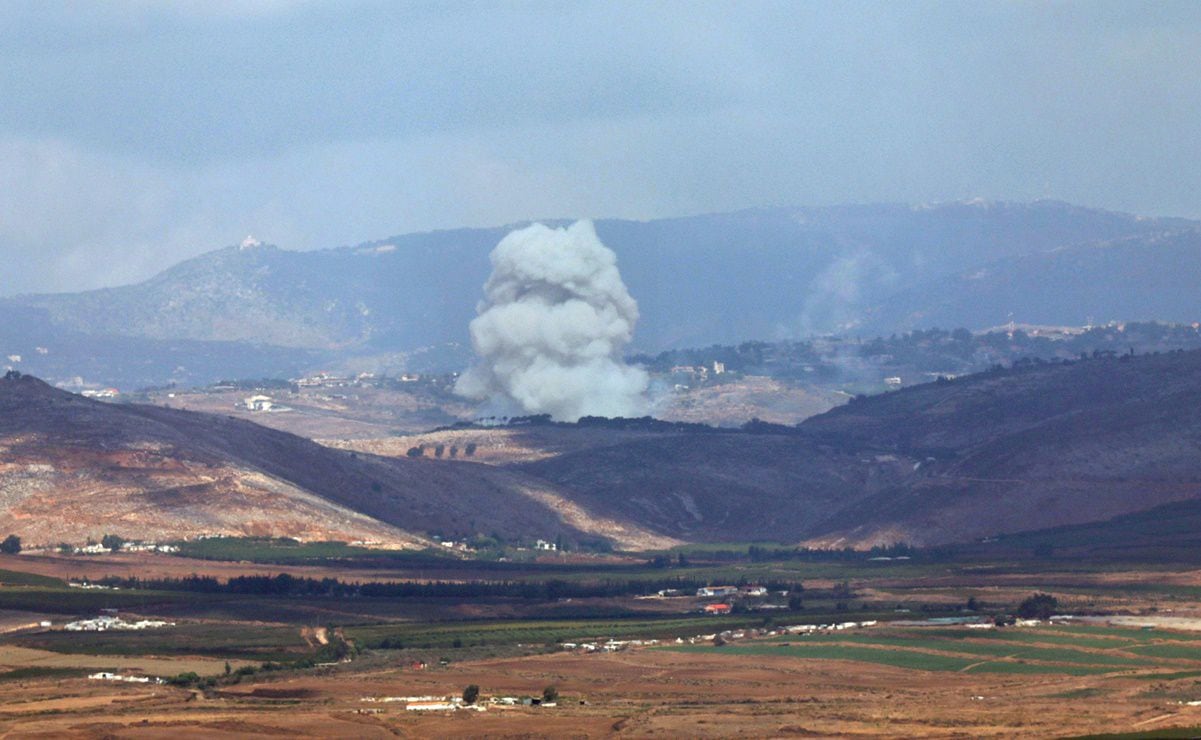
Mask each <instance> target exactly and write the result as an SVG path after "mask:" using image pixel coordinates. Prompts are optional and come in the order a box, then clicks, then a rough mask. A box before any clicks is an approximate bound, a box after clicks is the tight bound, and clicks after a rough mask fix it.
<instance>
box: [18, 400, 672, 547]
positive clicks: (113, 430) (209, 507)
mask: <svg viewBox="0 0 1201 740" xmlns="http://www.w3.org/2000/svg"><path fill="white" fill-rule="evenodd" d="M0 531H2V532H6V533H7V532H13V533H16V534H18V535H20V536H21V537H22V538H24V539H25V540H26V541H27V542H30V543H48V544H52V543H55V542H59V541H64V540H65V541H69V542H80V541H82V540H84V539H86V538H89V537H91V538H99V537H100V536H102V535H103V534H105V533H109V532H111V533H115V534H120V535H122V536H124V537H127V538H128V537H139V538H156V539H161V538H175V537H192V536H196V535H199V534H232V535H277V536H282V535H286V536H292V537H301V538H305V539H339V540H351V541H353V540H370V541H377V542H380V543H382V544H387V545H393V546H414V545H420V544H422V543H424V542H426V540H425V535H426V534H428V533H442V534H446V535H451V536H456V537H458V536H465V535H468V534H473V533H476V532H484V533H490V532H497V533H500V534H503V535H505V536H512V537H517V536H542V537H549V538H554V537H556V536H558V535H561V534H567V535H569V536H581V537H583V536H590V537H595V536H602V537H606V538H609V539H612V540H613V541H614V542H616V543H618V544H619V545H623V546H627V547H635V546H659V545H664V544H671V540H670V539H669V538H664V537H659V536H656V535H654V534H653V533H651V532H649V531H647V530H645V529H643V528H640V527H638V526H637V525H632V524H627V523H624V522H620V521H615V520H611V519H608V518H606V517H604V516H603V515H598V514H595V513H593V512H590V511H587V510H584V509H582V508H581V507H579V506H578V505H575V504H573V503H572V502H571V501H569V500H567V499H566V498H565V497H564V496H563V495H562V493H561V492H560V491H558V490H557V489H556V488H555V487H554V486H553V485H551V484H549V483H546V482H544V481H540V480H535V479H531V478H529V477H528V476H523V475H522V474H521V473H519V472H516V471H502V470H496V469H494V468H489V467H487V466H483V465H475V464H464V465H459V466H455V467H454V468H449V467H446V466H440V465H437V464H435V463H434V462H433V461H422V460H407V459H399V460H398V459H389V458H382V457H377V456H373V455H365V454H360V453H354V452H344V451H339V450H333V449H330V448H327V447H323V446H321V445H318V444H316V443H314V442H312V441H309V440H306V439H302V438H300V437H296V436H294V435H291V434H287V433H285V432H280V431H276V430H271V429H266V428H264V427H260V426H257V425H255V424H252V423H250V422H247V421H242V420H239V419H233V418H229V417H223V416H214V415H209V414H198V413H194V412H188V411H180V410H175V409H164V408H158V407H152V406H138V405H132V404H130V405H113V404H104V403H99V402H95V401H91V400H88V399H85V398H82V397H80V396H75V395H72V394H69V393H65V392H62V391H59V390H56V389H54V388H51V387H50V386H48V385H46V384H45V383H42V382H41V381H39V380H37V379H34V378H31V377H28V376H23V377H19V378H8V379H4V380H0Z"/></svg>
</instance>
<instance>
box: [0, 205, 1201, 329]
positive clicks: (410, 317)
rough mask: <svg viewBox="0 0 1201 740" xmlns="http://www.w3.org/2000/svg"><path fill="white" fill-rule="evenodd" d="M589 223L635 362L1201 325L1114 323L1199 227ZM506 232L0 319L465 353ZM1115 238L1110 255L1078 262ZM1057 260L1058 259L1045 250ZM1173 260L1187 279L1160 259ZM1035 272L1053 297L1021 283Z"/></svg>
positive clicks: (1185, 310)
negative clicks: (891, 336) (1003, 326)
mask: <svg viewBox="0 0 1201 740" xmlns="http://www.w3.org/2000/svg"><path fill="white" fill-rule="evenodd" d="M596 225H597V231H598V234H599V235H600V237H601V239H602V240H603V241H604V242H605V243H606V244H608V245H609V246H610V247H611V248H612V249H613V250H614V251H615V252H617V254H618V258H619V266H620V268H621V271H622V275H623V277H624V279H625V281H626V282H627V284H628V285H629V287H630V291H631V293H632V294H633V295H634V297H635V298H636V299H637V300H638V302H639V306H640V309H641V315H642V318H641V321H640V323H639V325H638V328H637V330H636V335H635V343H634V349H640V350H646V351H656V350H659V349H663V348H669V347H682V346H704V345H707V344H711V343H715V342H727V343H728V342H738V341H742V340H745V339H748V338H779V337H784V336H801V335H804V334H808V333H813V332H831V331H863V330H865V329H870V330H871V331H879V332H885V333H888V332H890V331H895V330H899V329H904V328H910V327H913V326H930V325H931V324H930V322H938V323H942V325H943V326H946V327H950V326H952V325H954V326H960V325H964V326H968V327H969V328H982V327H984V326H995V325H997V324H998V323H1002V322H1003V321H1004V320H1005V318H1006V317H1007V316H1008V315H1009V314H1010V313H1013V314H1014V316H1015V317H1016V318H1017V320H1020V321H1027V320H1029V321H1033V320H1034V318H1035V317H1034V316H1031V317H1027V316H1026V315H1025V313H1024V311H1025V308H1024V307H1025V306H1038V307H1039V309H1038V311H1033V310H1032V311H1031V312H1032V313H1036V314H1037V320H1038V321H1040V322H1043V323H1060V324H1079V323H1083V322H1084V320H1085V319H1086V317H1087V315H1090V312H1092V314H1093V315H1097V316H1098V319H1099V320H1100V319H1102V318H1105V319H1108V318H1121V319H1125V318H1165V319H1166V318H1171V319H1175V320H1192V319H1197V318H1201V297H1194V296H1193V295H1192V294H1191V293H1190V294H1188V295H1166V294H1161V295H1159V296H1158V300H1157V302H1154V303H1153V304H1148V305H1154V306H1155V307H1156V310H1157V311H1162V312H1163V313H1164V315H1161V316H1147V317H1143V316H1138V317H1131V316H1127V315H1123V314H1122V311H1124V310H1127V307H1128V306H1129V305H1131V304H1132V303H1133V304H1135V305H1138V301H1139V299H1140V298H1141V297H1149V296H1143V294H1142V293H1140V291H1139V286H1138V285H1137V284H1134V285H1132V284H1131V283H1130V282H1129V281H1128V280H1126V279H1125V278H1124V274H1129V270H1132V269H1134V268H1135V267H1136V266H1139V265H1141V266H1142V269H1143V271H1144V272H1145V273H1146V274H1148V275H1153V276H1158V277H1159V278H1163V279H1164V280H1168V281H1171V280H1186V279H1190V278H1192V279H1196V278H1201V274H1199V273H1198V272H1197V269H1198V268H1197V263H1198V262H1201V258H1198V257H1197V255H1198V254H1201V236H1198V234H1197V232H1196V231H1195V229H1196V228H1197V227H1198V225H1199V224H1198V222H1194V221H1187V220H1183V219H1159V218H1144V217H1138V216H1132V215H1127V214H1119V213H1112V212H1107V211H1099V210H1093V209H1087V208H1081V207H1077V206H1071V205H1067V204H1064V203H1058V202H1053V201H1039V202H1035V203H1029V204H1020V203H986V202H966V203H951V204H941V205H933V206H917V207H912V206H904V205H862V206H836V207H828V208H764V209H753V210H746V211H739V212H735V213H727V214H715V215H705V216H692V217H684V218H673V219H661V220H653V221H645V222H639V221H623V220H611V219H608V220H600V221H598V222H597V224H596ZM508 230H509V228H508V227H504V228H490V229H459V230H452V231H439V232H431V233H425V234H408V235H403V236H396V237H390V238H388V239H383V240H380V241H377V242H371V243H367V244H361V245H358V246H355V247H341V248H336V249H326V250H318V251H312V252H291V251H286V250H283V249H278V248H275V247H271V246H266V245H261V246H253V247H250V248H239V247H230V248H227V249H221V250H218V251H215V252H210V253H208V254H204V255H201V256H199V257H196V258H194V259H191V260H188V261H186V262H182V263H180V264H178V265H176V266H174V267H172V268H170V269H168V270H165V271H164V272H162V273H160V274H159V275H157V276H155V277H154V278H151V279H150V280H147V281H145V282H143V283H139V284H136V285H129V286H123V287H119V288H109V289H104V290H96V291H88V292H84V293H73V294H51V295H29V296H18V297H14V298H9V299H6V300H4V301H2V302H0V307H3V305H4V304H7V305H8V306H22V307H25V308H32V309H37V310H41V311H44V312H45V315H46V317H47V319H48V321H49V322H51V323H52V324H53V325H54V326H56V327H59V328H62V329H67V330H71V331H77V332H83V333H87V334H94V335H119V336H129V337H140V338H149V339H156V340H181V339H187V340H196V341H216V340H223V341H226V340H232V341H245V342H254V343H257V344H260V345H268V346H278V347H288V348H294V349H308V350H325V351H330V350H332V351H338V352H370V351H395V350H412V349H415V348H419V347H426V346H432V345H439V344H444V343H448V342H459V343H465V342H466V336H467V335H466V329H467V324H468V322H469V321H470V320H471V319H472V318H473V317H474V312H475V305H476V303H477V301H478V299H479V297H480V295H481V287H482V285H483V282H484V280H485V279H486V278H487V275H488V272H489V265H488V260H487V255H488V252H489V251H490V250H491V249H492V247H493V246H495V244H496V243H497V241H499V239H500V238H501V237H502V236H503V235H504V234H505V233H506V232H507V231H508ZM1168 232H1177V233H1178V234H1177V236H1176V237H1173V239H1175V240H1176V241H1175V242H1173V243H1174V244H1176V246H1175V247H1173V249H1172V250H1171V251H1170V252H1169V251H1162V252H1160V251H1157V249H1156V248H1155V245H1156V244H1160V243H1161V240H1163V239H1164V238H1165V237H1164V236H1162V235H1163V234H1165V233H1168ZM1116 240H1121V243H1122V244H1124V245H1125V246H1124V247H1120V248H1110V249H1104V250H1102V249H1095V248H1094V247H1093V246H1084V245H1094V244H1102V243H1115V241H1116ZM1063 247H1071V249H1068V250H1066V251H1065V252H1063V253H1060V252H1052V251H1051V250H1056V249H1059V248H1063ZM1185 253H1187V254H1188V255H1189V259H1188V260H1187V261H1186V262H1185V263H1184V264H1185V268H1184V269H1180V268H1179V267H1178V265H1179V264H1180V263H1179V262H1171V261H1170V260H1172V259H1177V257H1178V256H1179V255H1180V254H1185ZM1066 254H1070V255H1072V256H1071V259H1072V260H1076V264H1077V267H1078V268H1079V269H1083V270H1084V271H1085V272H1086V273H1088V274H1090V275H1092V276H1093V277H1092V278H1091V279H1092V280H1093V281H1094V283H1092V284H1090V288H1089V289H1090V290H1091V293H1090V295H1095V297H1096V299H1097V300H1095V301H1094V302H1092V303H1090V304H1089V305H1088V307H1087V308H1082V307H1079V306H1076V305H1075V304H1073V303H1071V302H1070V301H1069V300H1068V298H1067V297H1070V296H1072V295H1076V294H1078V293H1080V292H1081V290H1082V289H1078V286H1075V285H1074V284H1073V283H1072V272H1071V270H1070V269H1069V268H1070V265H1069V264H1068V263H1067V262H1065V260H1067V259H1068V258H1067V257H1066V256H1064V255H1066ZM1055 255H1060V256H1055ZM1094 263H1098V264H1099V265H1101V266H1097V267H1093V266H1092V265H1093V264H1094ZM979 270H986V271H989V272H988V274H990V275H996V276H997V278H996V281H995V286H994V287H993V288H992V289H991V290H983V291H982V290H981V289H980V285H981V283H979V282H978V281H977V282H972V281H971V280H970V279H969V278H968V277H964V275H965V274H966V273H968V272H969V271H979ZM1039 270H1051V272H1052V273H1053V274H1054V276H1055V280H1047V281H1042V282H1040V281H1039V280H1037V279H1035V278H1034V277H1033V276H1032V275H1031V273H1032V272H1036V271H1039ZM1124 271H1125V272H1124ZM957 276H958V277H957ZM1115 281H1120V282H1115ZM931 286H932V287H931ZM1006 286H1009V287H1010V288H1012V289H1009V290H1008V291H1007V290H1006ZM1014 286H1016V287H1014ZM927 294H929V298H928V300H927V299H926V296H927ZM1055 296H1064V298H1063V299H1062V300H1056V299H1055ZM0 349H5V348H3V347H0ZM6 351H12V350H6Z"/></svg>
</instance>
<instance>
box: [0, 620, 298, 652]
mask: <svg viewBox="0 0 1201 740" xmlns="http://www.w3.org/2000/svg"><path fill="white" fill-rule="evenodd" d="M5 642H6V644H9V645H15V646H19V647H27V648H36V649H41V650H51V651H53V652H56V653H71V654H83V655H114V656H128V655H159V656H176V655H180V656H182V655H195V656H205V657H213V658H231V659H242V660H252V661H283V660H290V659H295V658H297V657H299V656H301V655H303V654H305V653H307V652H311V650H310V647H309V646H308V644H307V643H306V642H305V641H304V640H303V638H301V636H300V632H299V630H298V629H297V628H294V627H268V626H254V625H247V624H181V625H177V626H175V627H163V628H159V629H152V630H139V631H130V632H117V631H108V632H62V631H53V632H39V633H35V634H30V635H19V636H14V637H11V638H9V639H8V640H6V641H5Z"/></svg>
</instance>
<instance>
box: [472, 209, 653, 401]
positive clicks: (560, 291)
mask: <svg viewBox="0 0 1201 740" xmlns="http://www.w3.org/2000/svg"><path fill="white" fill-rule="evenodd" d="M491 260H492V275H491V276H490V277H489V278H488V282H487V283H485V284H484V300H483V301H481V302H480V305H479V307H478V309H477V311H478V313H479V316H477V317H476V318H475V319H474V320H473V321H472V322H471V343H472V346H474V348H475V352H476V354H477V355H478V356H479V361H478V362H477V363H476V364H475V366H473V367H472V368H471V369H470V370H468V371H467V372H466V373H464V374H463V375H462V376H461V377H460V378H459V381H458V383H457V384H456V385H455V391H456V392H458V393H459V394H461V395H463V396H466V397H468V398H473V399H476V400H481V401H482V400H488V401H490V402H491V405H492V407H493V410H494V411H495V412H497V413H502V414H512V413H527V414H550V415H551V417H552V418H554V419H556V420H558V421H576V420H578V419H579V418H580V417H581V416H609V417H614V416H640V415H642V414H643V413H645V411H646V407H647V401H646V390H647V383H648V378H647V374H646V372H644V371H643V370H641V369H639V368H636V367H631V366H629V365H626V364H625V363H624V362H623V361H622V357H621V350H622V348H623V347H624V346H625V345H626V344H628V343H629V341H630V339H631V338H632V336H633V334H634V324H635V323H636V322H637V321H638V304H637V303H636V302H635V301H634V299H633V298H631V297H630V293H629V291H628V290H626V286H625V284H624V283H623V282H622V281H621V273H619V272H618V270H617V255H615V254H613V251H612V250H610V249H609V248H608V247H606V246H605V245H604V244H602V243H601V241H600V239H598V238H597V236H596V230H595V229H594V228H593V227H592V222H591V221H578V222H576V223H574V224H572V225H571V226H570V227H568V228H566V229H551V228H547V227H546V226H543V225H542V224H534V225H532V226H529V227H527V228H524V229H519V230H517V231H514V232H512V233H510V234H509V235H508V236H506V237H505V238H504V239H502V240H501V241H500V243H499V244H497V245H496V248H495V249H493V250H492V254H491Z"/></svg>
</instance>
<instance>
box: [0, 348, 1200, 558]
mask: <svg viewBox="0 0 1201 740" xmlns="http://www.w3.org/2000/svg"><path fill="white" fill-rule="evenodd" d="M585 422H586V423H585ZM469 444H474V445H476V446H477V447H478V448H479V449H478V451H476V453H475V454H473V455H472V457H471V458H470V459H464V456H463V455H459V456H457V457H451V456H450V455H442V456H437V457H435V456H434V455H433V454H432V453H433V449H432V448H433V447H435V446H437V445H442V446H444V447H445V448H446V449H449V447H450V446H456V447H458V448H459V449H460V450H465V449H466V448H467V446H468V445H469ZM340 445H341V446H342V447H345V448H347V449H333V448H331V447H325V446H321V445H318V444H316V443H314V442H311V441H308V440H305V439H302V438H299V437H296V436H293V435H290V434H287V433H284V432H280V431H275V430H269V429H264V428H262V427H259V426H257V425H255V424H252V423H250V422H247V421H241V420H235V419H231V418H228V417H221V416H213V415H208V414H199V413H195V412H186V411H180V410H174V409H166V408H158V407H148V406H135V405H113V404H101V403H96V402H92V401H88V400H86V399H83V398H80V397H77V396H72V395H70V394H66V393H63V392H61V391H57V390H55V389H52V388H50V387H49V386H46V385H45V384H44V383H41V382H40V381H36V380H33V379H30V378H9V379H7V380H4V381H2V382H0V447H2V449H3V458H2V459H3V463H2V467H0V495H2V496H3V514H0V532H2V531H4V529H3V528H4V527H5V526H7V527H9V528H10V529H12V530H13V531H16V532H18V533H20V534H22V535H23V536H29V537H31V538H33V539H35V540H38V541H43V540H45V539H46V538H51V537H67V536H68V535H71V536H76V537H84V536H92V537H96V536H99V535H100V534H102V533H103V532H105V531H117V533H118V534H123V535H126V536H133V535H135V534H137V535H141V536H153V537H160V538H161V537H167V536H180V535H183V534H190V535H195V534H199V533H203V532H212V533H218V532H221V533H235V534H288V535H289V536H304V537H306V538H337V539H378V540H383V541H389V542H395V543H397V544H415V543H418V542H420V541H422V537H423V536H424V535H429V534H443V535H447V536H452V537H456V538H458V537H464V536H469V535H472V534H477V533H482V534H488V533H495V534H497V535H499V536H502V537H505V538H508V539H510V541H529V540H532V539H534V538H538V537H542V538H547V539H552V538H556V537H559V536H563V537H565V538H568V539H569V540H573V541H576V542H596V541H598V540H599V539H607V540H609V541H611V542H613V543H615V544H616V545H618V546H620V547H626V548H637V547H659V546H667V545H670V544H672V543H676V542H747V541H763V540H773V541H783V542H797V543H805V544H808V545H813V546H834V547H844V546H856V547H862V546H871V545H876V544H890V543H896V542H905V543H909V544H914V545H939V544H946V543H956V542H971V541H974V540H981V539H986V538H992V537H996V536H998V535H1005V534H1012V533H1021V532H1032V531H1037V530H1046V529H1048V528H1057V527H1058V528H1062V527H1071V526H1076V525H1086V524H1096V523H1104V522H1106V521H1110V520H1114V519H1115V518H1118V517H1123V516H1128V515H1134V514H1138V513H1139V512H1147V511H1150V510H1153V509H1155V508H1156V507H1163V506H1165V505H1169V504H1173V503H1177V502H1185V503H1187V502H1197V501H1201V351H1192V352H1170V353H1166V354H1152V355H1140V356H1133V355H1104V354H1102V355H1098V356H1097V357H1095V358H1092V359H1088V360H1077V361H1056V362H1039V361H1028V362H1023V363H1019V364H1018V365H1017V366H1015V367H1012V368H1008V369H997V370H993V371H989V372H985V373H978V374H975V375H970V376H965V377H961V378H957V379H954V380H949V381H948V380H942V381H939V382H935V383H928V384H925V385H920V386H914V387H911V388H905V389H902V390H898V391H895V392H890V393H886V394H882V395H879V396H873V397H865V398H860V399H857V400H855V401H854V402H852V403H849V404H846V405H844V406H840V407H838V408H835V409H833V410H831V411H829V412H826V413H824V414H821V415H819V416H816V417H812V418H810V419H808V420H806V421H805V422H803V423H801V424H800V425H798V426H796V427H786V426H774V425H769V424H762V423H760V424H753V425H749V426H748V427H747V428H745V429H743V430H731V429H727V430H718V429H713V428H706V427H703V426H699V425H692V426H689V425H686V424H670V423H667V422H652V421H649V420H624V421H622V420H618V421H612V420H610V421H606V420H583V421H582V422H581V423H580V424H575V425H571V424H554V423H550V422H547V421H538V420H536V419H534V420H525V421H524V422H523V424H519V425H517V426H510V427H506V428H499V429H498V428H494V427H488V428H470V427H466V428H465V427H456V428H453V429H448V430H445V431H442V432H436V433H431V434H427V435H420V436H417V437H397V438H391V439H389V440H388V441H386V442H383V441H373V440H358V441H354V442H343V443H340ZM417 445H426V448H427V449H426V451H425V453H424V455H423V456H421V457H419V458H416V459H414V458H410V457H409V456H408V451H409V449H410V448H411V447H413V446H417ZM387 455H390V456H391V457H388V456H387ZM1148 516H1151V519H1150V520H1147V519H1142V520H1140V521H1141V522H1142V523H1141V524H1140V525H1139V526H1140V527H1141V529H1140V530H1139V531H1140V532H1141V533H1142V534H1141V535H1140V536H1143V537H1146V536H1148V535H1147V534H1146V530H1147V526H1149V525H1148V524H1147V522H1148V521H1150V522H1152V523H1153V521H1154V516H1153V515H1148ZM1100 531H1112V532H1117V531H1122V527H1116V528H1109V529H1104V528H1103V529H1102V530H1100Z"/></svg>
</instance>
